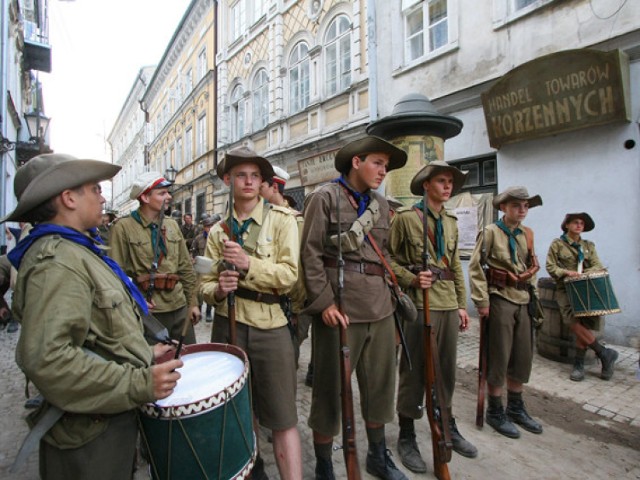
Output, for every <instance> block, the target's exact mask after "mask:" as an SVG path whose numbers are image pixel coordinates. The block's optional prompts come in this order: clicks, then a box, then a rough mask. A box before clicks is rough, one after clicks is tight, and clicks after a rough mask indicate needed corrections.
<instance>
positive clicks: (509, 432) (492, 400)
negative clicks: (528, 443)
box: [486, 396, 520, 438]
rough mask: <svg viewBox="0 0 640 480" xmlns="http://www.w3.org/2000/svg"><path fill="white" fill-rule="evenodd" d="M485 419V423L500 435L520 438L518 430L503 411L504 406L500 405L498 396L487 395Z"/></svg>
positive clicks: (500, 401)
mask: <svg viewBox="0 0 640 480" xmlns="http://www.w3.org/2000/svg"><path fill="white" fill-rule="evenodd" d="M486 420H487V423H488V424H489V425H490V426H492V427H493V429H494V430H495V431H496V432H498V433H500V434H501V435H504V436H505V437H509V438H520V432H519V431H518V429H517V428H516V426H515V425H514V424H513V423H511V422H510V421H509V419H508V418H507V415H506V414H505V413H504V407H503V406H502V400H501V399H500V397H491V396H489V407H488V408H487V415H486Z"/></svg>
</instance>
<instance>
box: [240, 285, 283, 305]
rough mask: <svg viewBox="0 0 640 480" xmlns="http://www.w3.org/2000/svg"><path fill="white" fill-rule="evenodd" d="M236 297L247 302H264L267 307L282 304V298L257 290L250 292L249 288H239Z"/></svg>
mask: <svg viewBox="0 0 640 480" xmlns="http://www.w3.org/2000/svg"><path fill="white" fill-rule="evenodd" d="M236 296H238V297H240V298H244V299H246V300H253V301H254V302H262V303H266V304H267V305H273V304H276V303H280V296H279V295H273V294H271V293H263V292H256V291H255V290H249V289H248V288H243V287H238V289H237V290H236Z"/></svg>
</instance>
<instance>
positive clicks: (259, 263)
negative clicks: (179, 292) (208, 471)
mask: <svg viewBox="0 0 640 480" xmlns="http://www.w3.org/2000/svg"><path fill="white" fill-rule="evenodd" d="M217 173H218V176H219V177H220V178H221V179H222V180H223V181H224V183H225V184H226V185H227V186H230V185H231V184H232V183H233V191H234V197H233V207H234V208H233V212H230V215H229V217H230V218H229V217H227V218H226V219H224V220H223V221H222V222H219V223H217V224H216V225H215V226H214V227H213V228H212V229H211V232H210V233H209V238H208V240H207V246H206V249H205V256H206V257H208V258H211V259H212V260H213V262H214V263H213V267H212V270H211V272H210V273H209V274H205V275H204V276H203V277H202V283H201V286H200V291H201V293H202V294H203V297H204V299H205V301H206V302H207V303H209V304H212V305H214V307H215V318H214V328H213V331H212V336H211V340H212V341H214V342H223V343H228V342H229V341H230V340H231V336H232V335H231V332H230V328H231V325H230V322H229V318H228V315H229V312H228V305H227V297H228V295H229V294H230V293H232V292H233V294H234V295H235V308H236V323H235V333H236V335H235V337H236V342H237V344H238V346H239V347H240V348H242V349H243V350H245V351H246V352H247V355H248V357H249V361H250V362H251V378H252V385H253V390H252V392H253V403H254V405H253V407H254V412H255V416H256V417H257V420H258V421H259V422H260V425H262V426H263V427H265V428H268V429H270V430H271V431H272V438H273V453H274V456H275V460H276V464H277V465H278V471H279V473H280V477H281V478H283V479H299V478H302V452H301V446H300V435H299V433H298V429H297V423H298V415H297V410H296V366H295V358H294V353H293V342H292V341H291V334H290V333H289V328H288V326H287V318H286V316H285V314H284V312H283V310H282V308H281V307H280V296H281V295H282V294H284V293H285V292H287V291H289V289H291V287H292V286H293V284H294V282H295V281H296V278H297V275H298V256H299V254H300V248H299V243H298V233H297V230H296V222H295V218H294V217H293V215H292V214H291V211H290V210H289V209H288V208H284V207H279V206H276V205H272V204H268V203H265V202H264V201H263V200H262V198H260V196H259V189H260V185H261V184H262V181H263V179H265V178H270V177H271V176H273V169H272V168H271V164H270V163H269V162H268V161H267V160H266V159H265V158H263V157H261V156H259V155H257V154H256V153H255V152H254V151H252V150H250V149H248V148H246V147H241V148H237V149H234V150H231V151H230V152H228V153H227V154H226V155H225V157H224V159H223V161H222V162H220V163H219V164H218V171H217ZM230 267H233V268H230ZM253 478H266V475H265V473H264V465H263V462H262V460H261V459H260V458H258V460H257V461H256V467H255V468H254V471H253Z"/></svg>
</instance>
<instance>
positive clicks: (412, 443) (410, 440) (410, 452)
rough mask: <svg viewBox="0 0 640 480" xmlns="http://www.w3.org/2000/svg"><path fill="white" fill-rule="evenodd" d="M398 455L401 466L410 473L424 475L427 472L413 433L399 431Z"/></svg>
mask: <svg viewBox="0 0 640 480" xmlns="http://www.w3.org/2000/svg"><path fill="white" fill-rule="evenodd" d="M398 455H400V461H401V462H402V465H404V466H405V467H407V468H408V469H409V470H411V471H412V472H414V473H425V472H426V471H427V464H426V463H425V462H424V460H423V459H422V456H421V455H420V450H419V449H418V444H417V443H416V434H415V432H407V433H405V432H403V431H402V430H400V435H399V436H398Z"/></svg>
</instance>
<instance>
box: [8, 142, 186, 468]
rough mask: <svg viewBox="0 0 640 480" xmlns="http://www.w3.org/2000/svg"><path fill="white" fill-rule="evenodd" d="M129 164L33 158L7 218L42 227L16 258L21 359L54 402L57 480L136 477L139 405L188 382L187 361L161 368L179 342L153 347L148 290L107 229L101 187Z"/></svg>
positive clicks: (45, 447) (43, 453)
mask: <svg viewBox="0 0 640 480" xmlns="http://www.w3.org/2000/svg"><path fill="white" fill-rule="evenodd" d="M119 170H120V167H119V166H115V165H112V164H110V163H106V162H100V161H97V160H80V159H76V158H74V157H72V156H70V155H63V154H45V155H39V156H37V157H34V158H33V159H31V160H30V161H29V162H28V163H27V164H25V165H24V166H22V167H20V168H19V169H18V171H17V173H16V177H15V182H14V183H15V192H16V196H17V197H18V205H17V207H16V209H15V210H14V211H13V212H12V213H11V214H10V215H8V216H6V217H5V218H3V219H1V220H0V222H5V221H8V220H13V221H17V220H20V221H27V222H32V223H34V228H33V229H32V230H31V232H30V233H29V235H27V236H26V237H25V238H23V239H22V240H21V241H20V242H19V243H18V245H16V247H15V248H14V249H13V250H12V251H11V253H10V254H9V259H10V260H11V262H12V264H13V266H14V267H16V268H18V276H17V281H16V286H15V291H14V301H13V313H14V315H15V316H16V318H17V319H18V320H19V321H21V323H22V332H21V335H20V339H19V341H18V344H17V347H16V362H17V363H18V365H19V366H20V368H21V369H22V370H23V371H24V372H25V374H26V376H27V377H28V378H29V380H31V381H32V382H33V383H34V385H36V387H38V390H39V391H40V393H41V394H42V395H43V397H44V399H45V402H43V404H42V406H41V408H40V409H39V410H38V411H37V412H36V414H35V415H34V417H33V418H32V420H33V421H35V422H36V425H35V428H34V430H33V432H32V435H35V440H36V442H35V443H36V444H37V440H40V475H41V478H43V479H47V480H49V479H68V478H92V477H95V473H96V472H100V473H101V474H102V476H104V477H105V478H107V477H108V478H132V475H133V466H134V463H135V452H136V439H137V435H138V429H137V421H136V415H137V414H136V410H137V407H138V406H139V405H141V404H144V403H147V402H153V401H155V400H156V399H160V398H165V397H167V396H169V395H170V394H171V393H172V391H173V388H174V387H175V385H176V382H177V380H178V378H179V377H180V374H179V373H178V372H176V371H175V369H176V368H180V367H181V366H182V361H181V360H171V361H169V362H166V363H163V364H159V365H154V366H152V362H153V358H154V354H155V356H156V357H158V356H159V355H162V354H164V353H168V352H169V351H170V350H171V347H168V346H166V345H158V346H156V347H154V348H153V349H151V348H150V347H149V345H148V344H147V342H146V341H145V339H144V336H143V329H142V321H141V317H142V315H143V314H144V313H146V312H147V305H146V302H145V300H144V297H142V296H141V295H140V292H139V291H138V289H137V288H136V287H135V285H134V284H132V283H131V281H130V280H129V279H128V277H127V276H126V274H125V273H124V272H123V271H122V270H121V269H120V267H119V266H118V265H117V264H116V263H115V262H114V261H113V260H112V259H111V258H109V257H108V256H106V254H105V250H104V248H103V246H102V243H101V241H100V240H99V238H98V236H97V227H98V226H99V225H100V221H101V214H102V207H103V204H104V203H105V199H104V197H103V196H102V194H101V189H100V184H99V182H100V181H102V180H107V179H109V178H111V177H113V176H114V175H115V174H116V173H117V172H118V171H119ZM45 412H46V413H45ZM43 416H44V417H46V418H47V419H48V420H45V419H44V418H43ZM49 420H50V421H51V422H52V423H53V426H51V427H48V425H47V423H48V421H49ZM41 429H42V430H44V431H41V432H39V433H36V432H38V431H39V430H41ZM30 440H34V438H33V437H32V438H31V439H30ZM32 444H33V443H32V442H29V443H25V448H27V451H28V450H29V447H27V445H32Z"/></svg>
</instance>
